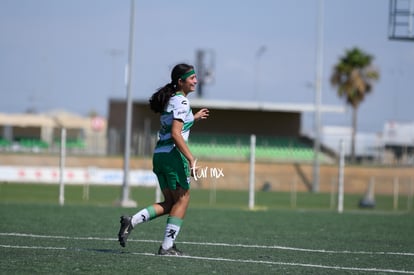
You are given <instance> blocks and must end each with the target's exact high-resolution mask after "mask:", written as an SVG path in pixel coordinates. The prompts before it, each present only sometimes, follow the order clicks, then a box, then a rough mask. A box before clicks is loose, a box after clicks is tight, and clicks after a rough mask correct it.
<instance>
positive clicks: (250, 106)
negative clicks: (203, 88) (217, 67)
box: [190, 98, 346, 113]
mask: <svg viewBox="0 0 414 275" xmlns="http://www.w3.org/2000/svg"><path fill="white" fill-rule="evenodd" d="M190 102H191V106H192V107H197V108H202V107H206V108H216V109H233V110H253V111H254V110H256V111H270V112H315V110H316V108H315V105H314V104H299V103H295V104H294V103H272V102H257V101H229V100H209V99H199V98H195V99H191V98H190ZM320 111H321V112H324V113H344V112H345V111H346V108H345V107H343V106H332V105H321V106H320Z"/></svg>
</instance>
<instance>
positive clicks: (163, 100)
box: [149, 63, 194, 113]
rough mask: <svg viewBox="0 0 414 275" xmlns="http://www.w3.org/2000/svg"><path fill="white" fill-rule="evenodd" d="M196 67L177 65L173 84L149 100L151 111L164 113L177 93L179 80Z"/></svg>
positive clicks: (160, 90)
mask: <svg viewBox="0 0 414 275" xmlns="http://www.w3.org/2000/svg"><path fill="white" fill-rule="evenodd" d="M193 69H194V67H193V66H191V65H188V64H184V63H181V64H177V65H175V66H174V68H173V69H172V71H171V82H170V83H168V84H166V85H165V86H164V87H161V88H159V89H158V90H157V91H156V92H155V93H154V94H153V95H152V96H151V98H150V99H149V104H150V108H151V110H153V111H154V112H155V113H162V112H163V111H164V109H165V106H166V105H167V104H168V101H169V100H170V98H171V97H172V96H173V95H174V94H175V93H176V92H177V86H178V79H180V77H181V76H182V75H183V74H185V73H186V72H188V71H190V70H193Z"/></svg>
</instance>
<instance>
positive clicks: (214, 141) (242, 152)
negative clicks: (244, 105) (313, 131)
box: [189, 134, 327, 161]
mask: <svg viewBox="0 0 414 275" xmlns="http://www.w3.org/2000/svg"><path fill="white" fill-rule="evenodd" d="M189 146H190V148H191V150H192V152H193V153H194V154H195V155H197V156H199V157H203V158H216V159H217V158H220V159H238V160H245V159H248V158H249V154H250V136H247V135H208V134H193V135H192V136H191V137H190V140H189ZM255 152H256V158H257V159H258V160H276V161H278V160H279V161H281V160H290V161H312V160H313V157H314V154H313V148H312V147H311V146H309V145H307V144H305V143H303V142H301V141H300V140H299V139H298V138H295V137H265V136H258V137H256V150H255ZM324 159H325V160H327V158H326V157H325V158H324Z"/></svg>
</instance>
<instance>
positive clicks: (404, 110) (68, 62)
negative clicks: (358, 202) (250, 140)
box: [0, 0, 414, 132]
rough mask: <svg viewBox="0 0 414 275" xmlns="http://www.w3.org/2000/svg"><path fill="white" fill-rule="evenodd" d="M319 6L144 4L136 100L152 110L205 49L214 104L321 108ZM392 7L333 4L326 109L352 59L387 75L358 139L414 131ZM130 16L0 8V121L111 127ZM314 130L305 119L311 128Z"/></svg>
mask: <svg viewBox="0 0 414 275" xmlns="http://www.w3.org/2000/svg"><path fill="white" fill-rule="evenodd" d="M317 3H318V1H317V0H290V1H282V0H260V1H253V0H246V1H236V0H225V1H223V0H210V1H188V0H177V1H169V0H154V1H140V0H136V2H135V40H134V45H135V47H134V62H133V68H132V96H133V98H134V99H147V98H148V97H149V96H150V95H151V94H152V93H153V92H154V90H155V89H157V88H158V87H160V86H162V85H164V84H165V83H167V82H169V73H170V70H171V68H172V66H173V65H175V64H176V63H178V62H188V63H192V64H194V63H195V52H196V50H197V49H206V50H209V51H213V52H214V54H215V80H214V82H213V83H211V84H210V85H209V86H206V87H205V97H206V98H208V99H223V100H232V101H237V100H240V101H251V100H259V101H266V102H275V103H313V102H314V89H313V88H312V86H313V84H314V82H315V74H316V37H317ZM388 8H389V2H388V0H364V1H360V0H329V1H327V0H325V1H324V28H323V31H324V40H323V45H324V46H323V48H324V51H323V78H322V85H323V88H322V90H323V91H322V103H323V104H326V105H338V106H340V105H344V101H343V100H341V99H339V98H338V97H337V96H336V90H335V89H334V88H333V87H331V85H330V84H329V76H330V74H331V72H332V68H333V66H334V64H335V63H336V62H337V61H338V59H339V58H340V56H342V55H343V54H344V52H345V50H346V49H350V48H352V47H355V46H356V47H359V48H360V49H362V50H364V51H365V52H367V53H369V54H372V55H373V56H374V65H375V66H376V67H377V68H378V70H379V71H380V74H381V79H380V80H379V81H378V82H377V83H376V84H375V85H374V89H373V92H372V93H371V94H370V95H369V96H368V97H367V98H366V101H365V102H364V103H362V105H361V107H360V110H359V120H358V125H359V129H360V130H361V131H370V132H379V131H381V130H382V127H383V124H384V122H385V121H387V120H397V121H403V122H412V121H413V120H414V112H413V111H412V104H413V102H414V94H413V91H414V88H413V87H414V41H411V42H402V41H390V40H389V39H388V12H389V11H388ZM129 16H130V1H129V0H87V1H85V0H61V1H56V0H37V1H32V0H1V1H0V35H1V40H0V54H1V62H0V92H1V94H2V95H3V97H2V98H3V99H2V100H1V101H0V112H9V113H19V112H25V111H26V110H27V109H29V108H34V109H35V110H37V111H38V112H47V111H50V110H55V109H63V110H66V111H69V112H74V113H79V114H82V115H84V114H87V113H88V112H90V111H97V112H98V113H99V114H101V115H104V116H106V115H107V112H108V100H109V98H125V97H126V88H125V84H124V67H125V64H126V62H127V58H128V56H127V52H128V38H129ZM262 46H265V47H266V51H265V52H263V54H262V55H261V56H260V57H259V58H257V57H256V53H257V52H258V50H259V49H260V48H261V47H262ZM114 52H115V54H113V53H114ZM257 64H259V65H257ZM257 66H259V68H260V77H259V78H257V76H256V74H255V69H256V68H257ZM257 83H259V84H258V88H257V85H256V84H257ZM312 120H313V115H312V114H305V115H304V128H311V127H312ZM322 122H323V125H339V126H349V125H350V122H351V112H350V111H348V112H347V113H345V114H324V115H323V116H322Z"/></svg>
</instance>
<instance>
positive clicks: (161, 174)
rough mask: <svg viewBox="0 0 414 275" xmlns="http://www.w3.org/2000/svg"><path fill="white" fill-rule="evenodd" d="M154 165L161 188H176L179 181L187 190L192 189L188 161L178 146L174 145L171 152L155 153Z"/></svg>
mask: <svg viewBox="0 0 414 275" xmlns="http://www.w3.org/2000/svg"><path fill="white" fill-rule="evenodd" d="M152 165H153V171H154V173H155V174H156V175H157V178H158V183H159V184H160V188H161V190H163V189H165V188H169V189H172V190H175V189H177V183H178V184H179V185H180V186H181V187H182V188H183V189H185V190H188V189H190V169H189V167H188V161H187V159H186V158H185V157H184V155H183V154H182V153H181V152H180V151H179V150H178V149H177V148H175V147H174V149H172V150H171V151H170V152H169V153H155V154H154V156H153V158H152Z"/></svg>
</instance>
